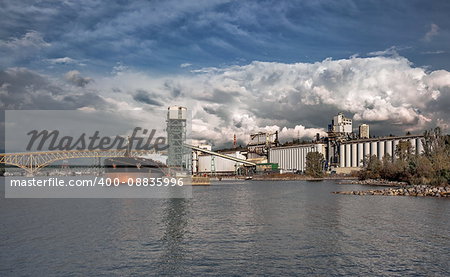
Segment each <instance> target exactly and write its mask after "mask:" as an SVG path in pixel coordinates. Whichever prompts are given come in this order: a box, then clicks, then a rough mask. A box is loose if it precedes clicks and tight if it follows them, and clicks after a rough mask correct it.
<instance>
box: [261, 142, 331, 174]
mask: <svg viewBox="0 0 450 277" xmlns="http://www.w3.org/2000/svg"><path fill="white" fill-rule="evenodd" d="M309 152H319V153H321V154H322V155H323V156H324V158H325V154H326V149H325V144H323V143H312V144H299V145H293V146H285V147H276V148H270V149H269V163H274V164H275V163H276V164H278V167H279V168H280V169H282V170H286V171H293V172H296V171H301V172H303V171H305V165H306V155H307V154H308V153H309Z"/></svg>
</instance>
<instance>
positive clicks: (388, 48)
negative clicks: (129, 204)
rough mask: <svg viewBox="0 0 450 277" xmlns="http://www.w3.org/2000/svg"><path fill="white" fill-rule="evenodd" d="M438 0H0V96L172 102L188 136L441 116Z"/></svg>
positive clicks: (56, 103) (448, 95) (441, 9)
mask: <svg viewBox="0 0 450 277" xmlns="http://www.w3.org/2000/svg"><path fill="white" fill-rule="evenodd" d="M449 14H450V2H449V1H446V0H443V1H438V0H436V1H429V0H422V1H414V0H397V1H382V0H377V1H351V0H342V1H320V0H319V1H214V0H207V1H206V0H205V1H201V0H191V1H98V0H85V1H83V0H74V1H71V0H64V1H17V0H2V1H0V26H1V27H0V104H1V105H2V107H3V109H13V110H16V109H19V110H20V109H43V110H47V109H63V110H77V109H96V110H118V111H127V110H142V112H143V116H147V115H148V114H149V113H151V111H152V110H155V109H165V108H166V107H167V106H170V105H183V106H186V107H188V108H189V109H190V110H191V112H192V136H193V139H195V140H198V141H203V142H207V143H211V144H214V145H216V146H226V145H230V144H231V143H232V140H233V135H234V134H236V135H237V137H238V141H239V143H242V144H244V143H246V142H247V141H248V138H249V134H250V133H252V132H257V131H263V130H266V131H274V130H278V131H280V136H281V138H282V139H284V140H290V139H292V138H298V137H300V138H303V139H309V138H311V137H313V136H314V135H315V134H316V133H322V134H323V133H324V131H326V128H327V125H328V124H329V123H330V121H331V118H332V116H333V115H335V114H336V113H337V112H339V111H342V112H344V114H346V115H347V116H348V117H350V118H352V119H353V120H354V128H355V130H356V127H357V125H358V124H360V123H367V124H369V125H370V126H371V132H372V134H373V135H376V136H383V135H389V134H395V135H401V134H404V133H405V132H408V131H409V132H411V133H421V132H423V131H424V130H426V129H429V128H433V127H436V126H440V127H441V128H443V129H444V131H446V132H448V130H449V125H448V124H449V117H450V116H449V114H450V113H449V109H450V108H449V107H450V72H449V70H450V20H449V16H448V15H449Z"/></svg>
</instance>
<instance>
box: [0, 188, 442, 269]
mask: <svg viewBox="0 0 450 277" xmlns="http://www.w3.org/2000/svg"><path fill="white" fill-rule="evenodd" d="M357 189H369V188H368V187H362V186H359V185H340V184H337V183H335V182H334V181H322V182H306V181H289V182H281V181H278V182H267V181H241V182H237V181H222V182H217V183H213V185H212V186H209V187H194V188H193V198H192V199H5V198H2V199H0V231H1V240H0V276H130V275H131V276H140V275H171V276H172V275H184V276H186V275H192V276H199V275H208V274H220V275H247V274H252V275H255V274H257V275H272V276H273V275H334V276H344V275H345V276H347V275H360V276H364V275H380V276H381V275H383V276H385V275H390V276H409V275H411V276H421V275H424V276H425V275H426V276H430V275H431V276H449V275H450V219H449V214H450V200H449V199H438V198H415V197H389V196H352V195H336V194H332V193H331V192H332V191H337V190H357Z"/></svg>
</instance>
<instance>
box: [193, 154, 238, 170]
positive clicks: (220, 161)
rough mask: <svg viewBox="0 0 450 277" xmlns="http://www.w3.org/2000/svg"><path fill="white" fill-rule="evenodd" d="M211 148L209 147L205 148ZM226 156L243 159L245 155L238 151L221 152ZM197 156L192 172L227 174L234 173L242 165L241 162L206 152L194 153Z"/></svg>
mask: <svg viewBox="0 0 450 277" xmlns="http://www.w3.org/2000/svg"><path fill="white" fill-rule="evenodd" d="M207 150H211V149H207ZM221 154H225V155H228V156H232V157H236V158H239V159H243V160H245V159H246V157H245V156H244V155H242V154H241V152H240V151H226V152H221ZM196 155H197V158H196V160H194V161H193V173H194V174H205V173H206V174H218V175H228V174H234V173H236V171H237V170H238V169H239V168H240V167H241V166H242V163H239V162H235V161H232V160H228V159H224V158H221V157H215V156H212V155H208V154H196Z"/></svg>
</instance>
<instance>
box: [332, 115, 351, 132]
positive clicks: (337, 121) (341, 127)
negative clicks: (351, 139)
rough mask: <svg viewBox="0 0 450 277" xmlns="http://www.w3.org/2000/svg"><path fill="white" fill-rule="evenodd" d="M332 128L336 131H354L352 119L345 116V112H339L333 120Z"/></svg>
mask: <svg viewBox="0 0 450 277" xmlns="http://www.w3.org/2000/svg"><path fill="white" fill-rule="evenodd" d="M328 129H330V128H328ZM331 130H332V131H333V132H335V133H346V134H350V133H352V132H353V125H352V120H351V119H350V118H347V117H345V116H344V114H343V113H338V114H337V115H336V116H334V117H333V120H332V121H331Z"/></svg>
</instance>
